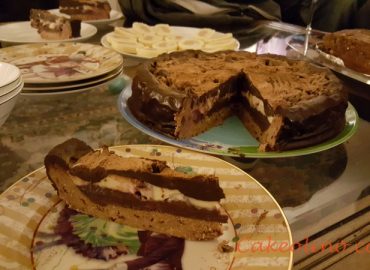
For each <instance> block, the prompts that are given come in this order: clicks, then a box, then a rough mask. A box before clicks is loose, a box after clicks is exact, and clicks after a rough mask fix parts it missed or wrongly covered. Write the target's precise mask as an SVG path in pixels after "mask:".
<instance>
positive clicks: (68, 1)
mask: <svg viewBox="0 0 370 270" xmlns="http://www.w3.org/2000/svg"><path fill="white" fill-rule="evenodd" d="M59 11H60V12H61V13H65V14H68V15H70V16H71V18H74V19H78V20H81V21H89V20H101V19H109V18H110V11H111V6H110V4H109V2H108V1H107V0H59Z"/></svg>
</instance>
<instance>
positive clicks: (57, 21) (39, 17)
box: [30, 9, 81, 40]
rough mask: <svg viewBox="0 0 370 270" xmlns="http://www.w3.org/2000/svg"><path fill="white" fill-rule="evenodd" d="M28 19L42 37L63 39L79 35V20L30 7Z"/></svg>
mask: <svg viewBox="0 0 370 270" xmlns="http://www.w3.org/2000/svg"><path fill="white" fill-rule="evenodd" d="M30 21H31V26H32V27H33V28H36V29H37V32H38V33H39V34H40V36H41V37H42V38H43V39H48V40H64V39H70V38H74V37H79V36H80V31H81V21H80V20H69V19H67V18H65V17H63V16H58V15H55V14H52V13H50V12H49V11H47V10H41V9H31V11H30Z"/></svg>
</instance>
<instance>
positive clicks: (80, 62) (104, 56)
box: [0, 43, 123, 95]
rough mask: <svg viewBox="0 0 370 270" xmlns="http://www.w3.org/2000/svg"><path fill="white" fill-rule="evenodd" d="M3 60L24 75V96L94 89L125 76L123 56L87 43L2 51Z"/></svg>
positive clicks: (13, 48) (22, 47) (19, 47)
mask: <svg viewBox="0 0 370 270" xmlns="http://www.w3.org/2000/svg"><path fill="white" fill-rule="evenodd" d="M0 61H4V62H8V63H11V64H13V65H15V66H17V67H18V68H19V69H20V70H21V73H22V77H23V81H24V87H23V91H22V94H24V95H56V94H70V93H77V92H81V91H86V90H90V89H94V88H96V87H98V86H101V85H103V84H106V83H108V82H110V81H111V80H113V79H115V78H116V77H118V76H120V75H121V74H122V69H123V59H122V56H121V55H120V54H119V53H117V52H115V51H113V50H111V49H107V48H104V47H101V46H98V45H93V44H87V43H46V44H45V43H44V44H40V43H37V44H26V45H19V46H13V47H7V48H3V49H0Z"/></svg>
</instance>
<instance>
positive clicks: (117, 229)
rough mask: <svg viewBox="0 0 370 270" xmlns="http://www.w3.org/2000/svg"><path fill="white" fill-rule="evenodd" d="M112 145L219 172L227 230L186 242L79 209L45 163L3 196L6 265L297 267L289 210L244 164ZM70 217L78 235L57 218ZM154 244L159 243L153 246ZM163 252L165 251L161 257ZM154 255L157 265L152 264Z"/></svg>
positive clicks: (1, 245) (2, 263)
mask: <svg viewBox="0 0 370 270" xmlns="http://www.w3.org/2000/svg"><path fill="white" fill-rule="evenodd" d="M110 150H112V151H114V152H116V153H117V154H119V155H121V156H124V157H144V158H151V159H159V160H164V161H166V162H167V164H168V165H169V166H171V167H172V168H174V169H176V170H180V171H183V172H187V173H194V172H195V173H202V174H215V175H216V176H217V177H218V178H219V181H220V186H221V188H222V189H223V191H224V193H225V199H223V200H222V201H221V206H222V207H223V208H224V209H225V210H226V211H227V213H228V215H229V222H228V224H225V225H224V226H223V231H224V233H223V235H221V236H220V237H219V238H217V239H215V240H212V241H184V240H182V239H179V238H177V239H174V238H170V237H168V236H163V235H162V238H159V239H160V240H158V238H156V236H155V235H153V234H151V233H150V232H147V231H146V232H143V231H141V232H139V231H138V230H137V229H135V228H130V227H127V226H124V225H118V224H116V223H113V222H109V221H106V220H101V219H97V218H92V217H89V216H87V215H82V214H78V213H76V212H75V211H71V210H68V209H66V208H65V205H64V203H62V202H61V201H60V200H59V198H58V196H57V193H56V192H55V190H54V188H53V187H52V185H51V183H50V182H49V180H48V178H47V175H46V172H45V168H40V169H38V170H36V171H34V172H32V173H31V174H29V175H27V176H25V177H24V178H22V179H21V180H19V181H18V182H16V183H15V184H14V185H13V186H11V187H10V188H9V189H8V190H7V191H5V192H4V193H2V194H1V195H0V228H1V230H0V268H4V269H10V268H12V269H36V270H42V269H48V270H49V269H55V270H56V269H79V270H82V269H84V270H87V269H89V270H92V269H95V270H97V269H100V270H104V269H106V270H108V269H111V270H112V269H126V268H125V267H124V262H125V261H130V260H133V259H140V260H141V261H142V262H143V261H145V260H147V262H148V261H149V260H150V259H152V262H151V263H149V264H145V267H148V268H145V269H175V268H174V267H173V265H172V266H171V265H170V266H169V265H168V264H169V263H168V262H170V261H177V262H180V264H181V267H182V269H184V270H193V269H214V270H218V269H223V270H226V269H266V270H267V269H272V267H274V268H275V267H277V269H291V267H292V255H293V248H292V236H291V232H290V229H289V225H288V223H287V220H286V218H285V216H284V213H283V211H282V209H281V208H280V207H279V205H278V204H277V202H276V201H275V199H274V198H273V197H272V196H271V195H270V194H269V193H268V191H267V190H266V189H265V188H263V187H262V186H261V185H260V184H259V183H258V182H257V181H256V180H254V179H253V178H252V177H250V176H249V175H248V174H246V173H245V172H244V171H242V170H241V169H239V168H237V167H235V166H233V165H231V164H230V163H227V162H225V161H223V160H221V159H218V158H216V157H213V156H209V155H204V154H201V153H194V152H192V151H188V150H184V149H179V148H175V147H171V146H157V145H126V146H116V147H111V148H110ZM66 217H67V219H66ZM67 221H68V222H71V224H72V226H73V228H75V229H76V230H75V231H79V233H78V234H77V233H75V234H73V235H71V232H70V231H66V230H64V231H63V235H61V234H60V233H59V232H58V230H57V228H58V227H57V226H56V225H57V224H59V225H60V224H61V222H67ZM63 224H64V223H63ZM62 227H63V226H62ZM63 228H65V229H67V227H65V226H64V227H63ZM81 230H82V231H81ZM143 234H146V235H147V236H148V235H150V237H149V238H146V239H147V240H145V239H142V238H141V239H139V237H138V235H143ZM76 235H77V237H78V238H76ZM71 239H74V242H73V243H71ZM81 239H83V241H86V242H88V243H94V244H92V246H94V247H96V249H95V251H97V250H99V249H100V250H106V252H107V254H108V255H109V256H106V260H104V259H102V258H101V259H98V258H96V256H97V254H104V252H103V253H99V252H98V251H97V252H96V253H93V254H91V253H90V252H89V251H86V252H82V250H83V247H85V246H84V245H82V246H81V244H76V243H77V242H78V241H77V240H81ZM148 239H149V240H148ZM150 240H155V241H151V242H150ZM223 241H226V242H223ZM149 242H150V243H149ZM67 243H69V244H70V246H67V245H66V244H67ZM220 243H227V245H228V246H229V247H231V248H232V249H231V250H230V251H229V252H221V251H220V248H219V247H220ZM153 244H155V245H156V246H151V247H150V246H149V245H153ZM182 245H183V246H184V249H183V251H182V248H181V247H182ZM72 246H73V247H72ZM140 246H141V247H142V248H144V247H147V248H148V250H149V252H147V253H146V254H145V256H142V257H138V256H137V255H136V250H137V249H138V248H139V247H140ZM124 247H126V249H124ZM153 248H154V250H155V253H156V256H157V259H154V260H153V256H154V253H151V252H150V250H153ZM166 249H167V252H166ZM168 249H170V251H171V252H168ZM119 250H126V252H127V254H126V255H125V254H121V255H118V256H116V255H117V253H119ZM82 253H84V254H85V256H83V255H81V254H82ZM86 254H90V257H87V256H86ZM94 254H95V255H94ZM158 254H162V255H161V256H160V258H162V260H161V262H158ZM154 258H155V257H154ZM153 261H154V262H155V263H156V264H155V265H151V264H153ZM114 266H116V267H117V268H113V267H114ZM118 266H119V267H118ZM159 266H162V267H164V266H167V268H157V267H159ZM132 269H133V268H132ZM135 269H136V268H135Z"/></svg>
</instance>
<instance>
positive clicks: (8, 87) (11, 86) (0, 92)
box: [0, 76, 22, 97]
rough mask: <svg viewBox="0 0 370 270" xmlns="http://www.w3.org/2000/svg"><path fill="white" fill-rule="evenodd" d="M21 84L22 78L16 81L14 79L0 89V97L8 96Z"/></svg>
mask: <svg viewBox="0 0 370 270" xmlns="http://www.w3.org/2000/svg"><path fill="white" fill-rule="evenodd" d="M21 82H22V77H21V76H20V77H19V78H18V79H16V80H15V81H14V82H11V83H9V84H7V85H5V86H3V87H0V97H2V96H4V95H6V94H8V93H9V92H11V91H14V90H15V89H17V88H18V87H19V85H20V84H21Z"/></svg>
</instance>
